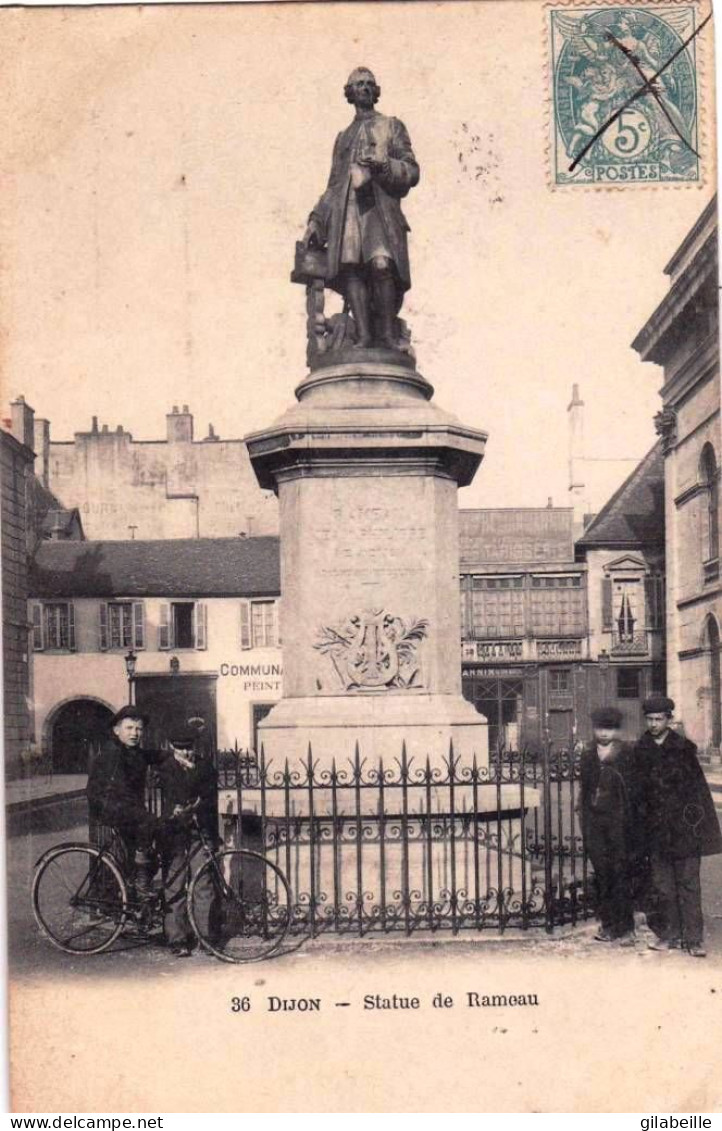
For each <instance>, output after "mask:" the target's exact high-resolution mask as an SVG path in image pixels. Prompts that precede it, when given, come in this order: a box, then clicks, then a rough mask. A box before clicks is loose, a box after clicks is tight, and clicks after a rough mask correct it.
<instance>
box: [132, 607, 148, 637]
mask: <svg viewBox="0 0 722 1131" xmlns="http://www.w3.org/2000/svg"><path fill="white" fill-rule="evenodd" d="M143 614H144V608H143V602H142V601H134V602H133V647H134V648H145V618H144V615H143Z"/></svg>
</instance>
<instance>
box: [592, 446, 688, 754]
mask: <svg viewBox="0 0 722 1131" xmlns="http://www.w3.org/2000/svg"><path fill="white" fill-rule="evenodd" d="M576 554H577V558H578V559H579V561H583V562H584V563H585V565H586V580H587V618H588V649H589V652H588V654H589V659H590V661H592V665H593V666H592V667H590V668H589V670H588V672H587V676H586V684H587V694H588V696H589V699H590V701H594V702H595V703H598V704H602V703H604V704H607V705H610V706H614V707H618V708H619V710H620V711H621V712H622V718H623V720H624V721H623V730H624V733H625V735H627V736H629V737H632V736H634V735H637V734H639V733H640V732H641V730H643V729H644V717H643V713H642V703H643V702H644V699H645V698H646V697H647V696H648V695H649V694H650V693H651V692H652V691H660V692H664V690H665V686H666V676H665V634H664V609H665V552H664V460H663V455H662V449H661V445H660V444H655V446H654V447H653V448H652V450H651V451H650V452H648V454H647V455H646V456H645V458H644V459H643V460H642V461H641V463H640V464H639V465H638V467H636V468H635V469H634V471H633V472H632V473H631V475H629V476H628V477H627V479H625V481H624V483H623V484H622V485H621V487H620V488H619V490H618V491H616V492H615V493H614V495H612V497H611V499H610V500H609V501H608V502H607V503H606V504H605V506H603V507H602V509H601V510H600V512H599V513H598V514H597V515H596V516H595V517H594V518H593V519H592V520H591V522H590V523H589V524H588V525H587V528H586V530H585V531H584V534H583V535H582V537H581V538H579V539H578V540H577V543H576Z"/></svg>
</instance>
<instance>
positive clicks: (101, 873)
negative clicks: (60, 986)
mask: <svg viewBox="0 0 722 1131" xmlns="http://www.w3.org/2000/svg"><path fill="white" fill-rule="evenodd" d="M32 903H33V914H34V915H35V919H36V922H37V924H38V926H39V927H40V929H41V930H42V932H43V933H44V934H45V935H47V937H48V938H49V939H50V941H51V942H52V943H53V944H54V945H55V946H57V947H59V949H60V950H64V951H66V952H67V953H68V954H99V953H100V951H101V950H105V949H106V948H107V947H109V946H110V945H111V944H112V943H113V942H115V940H116V939H117V937H118V935H119V934H120V932H121V931H122V929H123V925H124V923H125V920H126V913H127V905H128V893H127V890H126V886H125V882H124V880H123V876H122V874H121V872H120V869H119V868H118V865H117V864H116V863H115V861H114V860H113V859H112V857H110V856H108V854H107V853H104V854H103V853H101V850H100V849H98V848H94V847H93V846H92V845H65V846H61V847H59V848H58V849H56V850H55V851H51V852H50V853H48V855H47V856H45V857H43V859H42V860H41V861H40V863H39V864H38V867H37V870H36V872H35V876H34V877H33V886H32Z"/></svg>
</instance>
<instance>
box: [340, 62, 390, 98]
mask: <svg viewBox="0 0 722 1131" xmlns="http://www.w3.org/2000/svg"><path fill="white" fill-rule="evenodd" d="M343 92H344V94H345V95H346V101H347V102H350V103H351V104H352V105H353V106H355V105H356V104H357V103H358V101H359V96H361V100H362V101H366V99H367V98H368V97H369V96H370V99H371V105H372V106H374V105H375V104H376V103H377V102H378V100H379V98H380V97H381V87H380V86H379V85H378V83H377V82H376V79H375V77H374V73H373V71H370V70H369V69H368V67H355V68H354V69H353V71H351V74H350V75H349V76H348V80H347V82H346V85H345V87H344V88H343Z"/></svg>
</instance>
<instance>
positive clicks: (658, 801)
mask: <svg viewBox="0 0 722 1131" xmlns="http://www.w3.org/2000/svg"><path fill="white" fill-rule="evenodd" d="M635 749H636V751H637V753H638V755H639V757H640V759H641V762H642V766H643V769H644V774H645V794H646V815H647V816H646V832H647V845H648V849H649V852H650V854H651V855H655V856H667V857H672V858H676V859H679V858H681V857H683V856H713V855H714V854H715V853H717V852H722V834H720V827H719V821H718V820H717V813H716V812H715V807H714V802H713V800H712V794H711V793H710V789H709V786H708V785H707V780H706V778H705V776H704V773H703V771H702V767H701V766H700V764H699V762H698V761H697V747H696V746H695V744H694V743H693V742H690V740H689V739H688V738H683V737H682V736H681V735H680V734H677V732H676V731H673V730H668V731H667V737H666V738H665V740H664V742H663V743H661V744H658V743H656V742H655V741H654V739H653V738H652V736H651V734H650V733H649V731H647V732H646V733H645V734H643V735H642V737H641V738H640V740H639V742H638V743H637V745H636V747H635Z"/></svg>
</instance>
